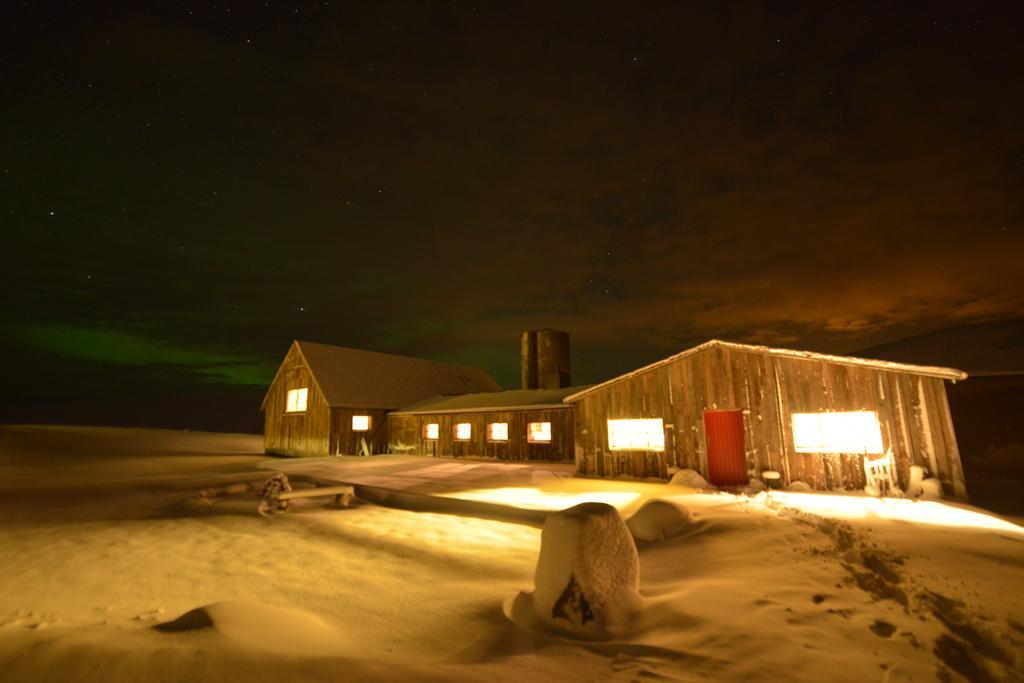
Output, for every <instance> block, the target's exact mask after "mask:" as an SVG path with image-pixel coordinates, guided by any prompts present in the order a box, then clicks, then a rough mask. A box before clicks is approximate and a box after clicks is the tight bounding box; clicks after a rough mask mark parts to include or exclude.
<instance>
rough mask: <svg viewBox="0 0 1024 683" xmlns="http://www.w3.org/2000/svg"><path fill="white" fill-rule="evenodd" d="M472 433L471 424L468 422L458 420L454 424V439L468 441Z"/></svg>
mask: <svg viewBox="0 0 1024 683" xmlns="http://www.w3.org/2000/svg"><path fill="white" fill-rule="evenodd" d="M472 435H473V425H471V424H469V423H468V422H460V423H458V424H457V425H455V440H456V441H469V437H471V436H472Z"/></svg>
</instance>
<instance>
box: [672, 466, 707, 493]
mask: <svg viewBox="0 0 1024 683" xmlns="http://www.w3.org/2000/svg"><path fill="white" fill-rule="evenodd" d="M668 483H669V484H671V485H672V486H685V487H687V488H691V489H707V490H714V488H715V487H714V486H712V485H711V484H710V483H708V480H707V479H705V478H704V477H702V476H701V475H700V472H698V471H696V470H679V471H678V472H676V473H675V474H673V475H672V478H671V479H670V480H669V482H668Z"/></svg>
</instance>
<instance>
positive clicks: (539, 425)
mask: <svg viewBox="0 0 1024 683" xmlns="http://www.w3.org/2000/svg"><path fill="white" fill-rule="evenodd" d="M526 440H527V441H529V442H531V443H548V442H550V441H551V423H550V422H531V423H530V427H529V430H528V431H527V432H526Z"/></svg>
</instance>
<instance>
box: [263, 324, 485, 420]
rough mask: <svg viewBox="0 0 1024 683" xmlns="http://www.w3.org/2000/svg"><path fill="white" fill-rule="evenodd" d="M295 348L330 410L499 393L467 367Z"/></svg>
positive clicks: (306, 345) (304, 345)
mask: <svg viewBox="0 0 1024 683" xmlns="http://www.w3.org/2000/svg"><path fill="white" fill-rule="evenodd" d="M293 346H296V347H298V350H299V353H300V354H301V355H302V358H303V360H304V361H305V362H306V366H307V367H308V368H309V371H310V373H311V374H312V375H313V381H314V382H315V383H316V386H317V388H319V389H320V392H321V393H322V394H323V395H324V399H325V400H326V401H327V405H329V406H331V407H332V408H333V407H352V408H380V409H385V410H393V409H395V408H401V407H402V406H407V405H410V404H412V403H415V402H416V401H422V400H423V399H425V398H428V397H430V396H438V395H452V394H466V393H470V392H498V391H500V390H501V387H500V386H499V385H498V383H497V382H495V381H494V379H493V378H492V377H491V376H490V375H488V374H487V373H486V372H485V371H483V370H481V369H480V368H474V367H470V366H467V365H455V364H454V363H442V362H439V361H433V360H424V359H422V358H410V357H408V356H396V355H393V354H390V353H378V352H376V351H363V350H360V349H350V348H347V347H344V346H331V345H329V344H317V343H314V342H308V341H298V340H296V341H295V342H294V343H293ZM278 372H280V370H278ZM274 380H275V381H277V378H276V377H275V378H274ZM271 386H273V385H271ZM264 400H265V399H264Z"/></svg>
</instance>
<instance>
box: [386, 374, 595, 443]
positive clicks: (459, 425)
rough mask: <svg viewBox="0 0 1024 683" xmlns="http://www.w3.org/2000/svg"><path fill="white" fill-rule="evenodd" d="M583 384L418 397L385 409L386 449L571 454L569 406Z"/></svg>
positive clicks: (571, 422) (571, 413)
mask: <svg viewBox="0 0 1024 683" xmlns="http://www.w3.org/2000/svg"><path fill="white" fill-rule="evenodd" d="M582 388H583V387H566V388H558V389H534V390H529V389H516V390H514V391H500V392H490V393H482V394H468V395H465V396H447V397H445V396H443V397H436V398H433V399H428V400H426V401H422V402H420V403H417V404H415V405H411V406H409V407H407V408H403V409H402V410H398V411H395V412H393V413H390V414H389V415H388V442H389V448H390V451H391V452H392V453H411V454H415V455H431V456H446V457H466V456H471V457H483V458H497V459H498V460H571V459H572V457H573V452H574V451H573V411H572V406H570V405H568V404H566V403H563V402H562V399H563V398H565V397H566V396H568V395H569V394H572V393H575V392H577V391H579V390H581V389H582Z"/></svg>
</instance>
